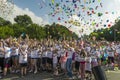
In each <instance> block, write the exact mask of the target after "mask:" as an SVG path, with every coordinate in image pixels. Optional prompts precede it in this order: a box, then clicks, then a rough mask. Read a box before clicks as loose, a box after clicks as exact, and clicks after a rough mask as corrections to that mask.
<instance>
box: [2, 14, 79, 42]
mask: <svg viewBox="0 0 120 80" xmlns="http://www.w3.org/2000/svg"><path fill="white" fill-rule="evenodd" d="M14 21H15V23H14V24H12V23H11V22H10V21H6V20H4V19H3V18H0V37H1V38H7V37H9V36H13V37H19V36H20V35H21V34H23V33H24V34H28V35H29V37H30V38H32V39H33V38H36V39H39V40H40V39H43V38H48V37H51V38H53V39H64V38H66V39H70V38H78V36H77V35H76V34H75V33H73V32H72V31H70V30H69V29H67V28H66V27H65V26H63V25H60V24H55V23H53V24H52V25H45V26H41V25H38V24H35V23H33V21H32V20H31V18H30V17H29V16H28V15H19V16H16V17H15V18H14Z"/></svg>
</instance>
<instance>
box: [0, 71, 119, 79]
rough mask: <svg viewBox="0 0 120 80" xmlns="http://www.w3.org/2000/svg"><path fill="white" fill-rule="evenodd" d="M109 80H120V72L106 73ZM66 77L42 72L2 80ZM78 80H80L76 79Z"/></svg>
mask: <svg viewBox="0 0 120 80" xmlns="http://www.w3.org/2000/svg"><path fill="white" fill-rule="evenodd" d="M106 75H107V79H108V80H120V70H119V71H109V72H108V71H107V72H106ZM63 77H64V75H62V76H60V77H54V76H53V75H52V73H47V72H42V73H37V74H32V73H28V74H27V75H26V76H25V77H23V78H20V76H19V74H8V75H7V76H6V78H4V79H1V80H65V78H63ZM75 80H78V79H75Z"/></svg>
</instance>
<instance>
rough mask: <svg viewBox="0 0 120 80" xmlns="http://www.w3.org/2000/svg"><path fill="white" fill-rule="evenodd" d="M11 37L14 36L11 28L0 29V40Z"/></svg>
mask: <svg viewBox="0 0 120 80" xmlns="http://www.w3.org/2000/svg"><path fill="white" fill-rule="evenodd" d="M13 35H14V31H13V29H12V28H10V27H8V26H4V27H3V26H1V27H0V37H1V38H7V37H10V36H13Z"/></svg>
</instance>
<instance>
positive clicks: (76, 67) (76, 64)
mask: <svg viewBox="0 0 120 80" xmlns="http://www.w3.org/2000/svg"><path fill="white" fill-rule="evenodd" d="M79 67H80V62H78V61H75V69H76V70H79Z"/></svg>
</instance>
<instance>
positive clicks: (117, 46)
mask: <svg viewBox="0 0 120 80" xmlns="http://www.w3.org/2000/svg"><path fill="white" fill-rule="evenodd" d="M116 52H117V53H118V54H120V45H116Z"/></svg>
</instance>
